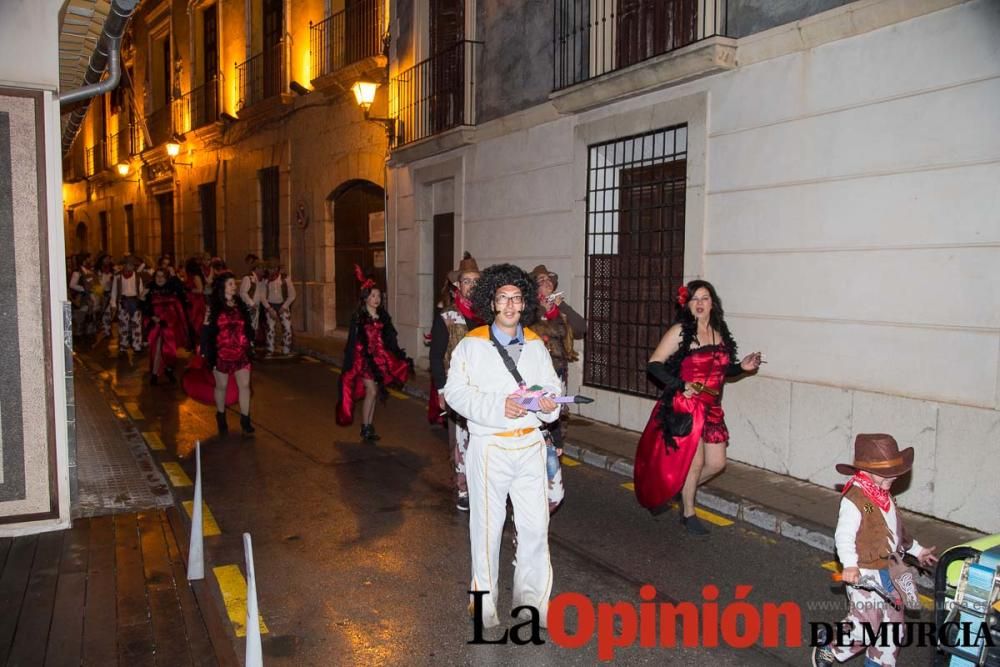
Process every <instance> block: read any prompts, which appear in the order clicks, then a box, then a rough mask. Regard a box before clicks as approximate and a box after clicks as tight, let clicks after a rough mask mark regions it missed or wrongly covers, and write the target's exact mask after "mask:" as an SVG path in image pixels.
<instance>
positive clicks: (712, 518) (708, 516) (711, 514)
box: [621, 482, 735, 526]
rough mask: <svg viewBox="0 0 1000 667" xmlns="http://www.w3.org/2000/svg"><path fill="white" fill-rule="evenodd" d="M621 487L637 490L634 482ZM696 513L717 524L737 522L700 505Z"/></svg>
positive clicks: (673, 505)
mask: <svg viewBox="0 0 1000 667" xmlns="http://www.w3.org/2000/svg"><path fill="white" fill-rule="evenodd" d="M621 487H622V488H623V489H627V490H629V491H635V484H634V483H633V482H625V483H624V484H622V485H621ZM671 507H672V508H676V507H677V503H671ZM694 513H695V515H696V516H697V517H698V518H699V519H704V520H705V521H708V522H709V523H712V524H715V525H716V526H731V525H733V523H735V522H734V521H733V520H732V519H727V518H726V517H724V516H721V515H719V514H716V513H715V512H709V511H708V510H703V509H701V508H700V507H695V508H694Z"/></svg>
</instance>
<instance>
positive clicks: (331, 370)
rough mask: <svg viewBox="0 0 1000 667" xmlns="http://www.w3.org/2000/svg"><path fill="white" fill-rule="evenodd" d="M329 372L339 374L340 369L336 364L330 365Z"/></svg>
mask: <svg viewBox="0 0 1000 667" xmlns="http://www.w3.org/2000/svg"><path fill="white" fill-rule="evenodd" d="M330 372H331V373H336V374H337V375H340V374H341V372H342V371H341V370H340V369H339V368H337V367H336V366H330Z"/></svg>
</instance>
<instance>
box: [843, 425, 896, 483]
mask: <svg viewBox="0 0 1000 667" xmlns="http://www.w3.org/2000/svg"><path fill="white" fill-rule="evenodd" d="M912 467H913V447H907V448H906V449H904V450H903V451H899V445H898V444H896V439H895V438H893V437H892V436H891V435H887V434H885V433H859V434H858V437H857V438H855V439H854V462H853V463H850V464H847V463H838V464H837V472H839V473H841V474H842V475H853V474H854V473H855V472H857V471H858V470H864V471H865V472H870V473H874V474H876V475H880V476H882V477H899V476H900V475H904V474H906V473H907V472H909V470H910V468H912Z"/></svg>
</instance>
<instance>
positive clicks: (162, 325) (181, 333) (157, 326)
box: [142, 278, 191, 381]
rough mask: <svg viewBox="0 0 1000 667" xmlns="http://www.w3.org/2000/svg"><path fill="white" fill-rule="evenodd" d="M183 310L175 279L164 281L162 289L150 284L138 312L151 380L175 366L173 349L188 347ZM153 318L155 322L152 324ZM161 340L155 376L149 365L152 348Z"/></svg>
mask: <svg viewBox="0 0 1000 667" xmlns="http://www.w3.org/2000/svg"><path fill="white" fill-rule="evenodd" d="M186 306H187V300H186V298H185V294H184V286H183V285H182V284H181V283H180V281H179V280H177V279H176V278H168V279H167V281H166V282H165V283H164V284H163V285H157V284H156V283H155V282H154V283H153V284H152V285H150V287H149V291H148V292H146V299H145V301H143V302H142V309H143V315H145V317H146V337H147V340H148V342H149V372H150V373H152V374H153V375H154V376H158V375H160V374H161V373H163V372H164V371H167V373H168V374H170V373H172V369H173V368H174V366H175V365H176V364H177V348H179V347H183V348H188V347H190V345H191V343H190V341H189V339H188V321H187V314H186V312H185V311H186ZM154 317H155V318H157V320H158V321H156V322H154V321H153V318H154ZM161 340H162V341H163V345H162V348H161V349H160V362H161V363H160V368H159V372H157V369H156V368H154V367H153V364H154V363H156V348H157V345H159V344H160V341H161ZM172 377H173V376H172V375H171V378H172ZM171 381H173V380H171Z"/></svg>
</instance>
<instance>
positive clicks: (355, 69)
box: [309, 56, 387, 91]
mask: <svg viewBox="0 0 1000 667" xmlns="http://www.w3.org/2000/svg"><path fill="white" fill-rule="evenodd" d="M386 63H387V59H386V57H385V56H370V57H368V58H363V59H361V60H359V61H357V62H353V63H350V64H348V65H345V66H344V67H341V68H340V69H338V70H334V71H333V72H330V73H329V74H323V75H321V76H318V77H316V78H315V79H313V80H312V81H310V82H309V83H310V84H312V87H313V90H325V89H327V88H329V89H333V90H335V91H344V90H350V88H351V86H353V85H354V83H355V82H356V81H357V80H358V79H376V80H379V79H384V78H385V67H386Z"/></svg>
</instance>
